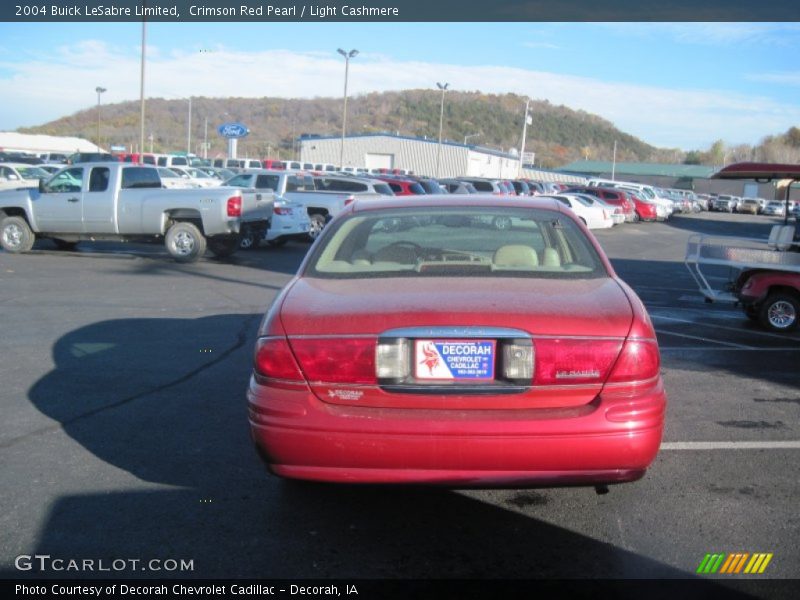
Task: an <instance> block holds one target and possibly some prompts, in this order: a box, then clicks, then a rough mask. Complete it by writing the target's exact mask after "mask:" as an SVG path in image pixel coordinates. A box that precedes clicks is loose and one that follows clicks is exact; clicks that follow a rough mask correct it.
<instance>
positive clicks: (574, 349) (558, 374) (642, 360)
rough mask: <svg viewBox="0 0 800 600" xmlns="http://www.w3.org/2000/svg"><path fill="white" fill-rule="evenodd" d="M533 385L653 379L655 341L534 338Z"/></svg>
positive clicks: (656, 358) (656, 368)
mask: <svg viewBox="0 0 800 600" xmlns="http://www.w3.org/2000/svg"><path fill="white" fill-rule="evenodd" d="M534 347H535V349H536V370H535V375H534V384H536V385H571V384H589V383H604V382H605V383H630V382H635V381H646V380H648V379H652V378H653V377H656V376H657V375H658V372H659V368H660V365H661V362H660V358H659V354H658V343H657V342H656V341H655V340H641V339H633V340H627V341H624V342H623V340H602V339H601V340H598V339H570V338H553V339H537V340H535V341H534Z"/></svg>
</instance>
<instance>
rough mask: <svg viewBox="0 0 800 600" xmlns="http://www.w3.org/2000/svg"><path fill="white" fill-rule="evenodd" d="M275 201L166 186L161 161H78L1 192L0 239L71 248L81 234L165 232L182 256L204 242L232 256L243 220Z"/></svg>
mask: <svg viewBox="0 0 800 600" xmlns="http://www.w3.org/2000/svg"><path fill="white" fill-rule="evenodd" d="M272 208H273V206H272V203H271V202H267V203H262V205H260V206H256V205H252V206H251V205H249V204H248V203H247V202H246V201H244V200H243V198H242V194H241V191H240V190H238V189H233V188H224V187H218V188H205V189H187V190H166V189H163V188H162V187H161V180H160V178H159V176H158V171H157V170H156V168H154V167H151V166H145V165H137V164H131V163H120V162H98V163H84V164H76V165H72V166H70V167H66V168H64V169H62V170H61V171H58V172H57V173H55V174H54V175H53V176H52V177H51V178H49V179H47V180H42V181H40V183H39V187H38V189H36V188H30V189H18V190H13V191H4V192H0V245H1V246H2V247H3V249H5V250H6V251H7V252H14V253H18V252H27V251H28V250H30V249H31V248H32V247H33V243H34V241H35V240H36V238H37V237H39V238H49V239H52V240H54V241H55V243H56V245H57V246H58V247H59V248H63V249H70V248H72V247H74V246H75V244H76V243H77V242H79V241H84V240H90V241H137V240H153V239H163V240H164V243H165V245H166V249H167V251H168V252H169V253H170V255H171V256H172V257H173V258H175V260H177V261H179V262H192V261H195V260H197V259H198V258H200V257H201V256H202V255H203V254H204V253H205V250H206V248H208V249H209V250H211V252H213V253H214V254H216V255H217V256H228V255H230V254H232V253H233V252H235V251H236V250H237V249H238V248H239V233H240V231H241V228H242V226H243V223H244V222H246V221H248V220H251V221H260V220H263V219H269V217H270V215H271V214H272Z"/></svg>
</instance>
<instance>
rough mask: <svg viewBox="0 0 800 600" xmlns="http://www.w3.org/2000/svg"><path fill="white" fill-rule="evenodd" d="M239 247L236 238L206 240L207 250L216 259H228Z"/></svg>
mask: <svg viewBox="0 0 800 600" xmlns="http://www.w3.org/2000/svg"><path fill="white" fill-rule="evenodd" d="M239 245H240V241H239V237H238V236H224V237H218V238H211V239H210V240H208V249H209V250H211V252H213V254H214V256H216V257H217V258H227V257H229V256H230V255H231V254H233V253H234V252H236V251H237V250H239Z"/></svg>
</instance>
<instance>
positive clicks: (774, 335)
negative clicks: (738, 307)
mask: <svg viewBox="0 0 800 600" xmlns="http://www.w3.org/2000/svg"><path fill="white" fill-rule="evenodd" d="M650 316H651V318H653V319H661V320H663V321H674V322H675V323H687V324H689V325H702V326H705V327H713V328H714V329H725V330H727V331H735V332H736V333H749V334H751V335H757V336H760V337H771V338H776V339H779V340H784V341H786V336H785V335H782V334H778V333H769V332H767V331H753V330H750V329H745V328H743V327H727V326H725V325H719V324H717V323H700V322H698V321H687V320H686V319H676V318H675V317H665V316H662V315H650Z"/></svg>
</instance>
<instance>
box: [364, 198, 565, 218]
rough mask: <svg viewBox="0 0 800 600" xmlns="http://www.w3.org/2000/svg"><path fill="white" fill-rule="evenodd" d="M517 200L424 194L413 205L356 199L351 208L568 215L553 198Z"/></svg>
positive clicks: (402, 201) (392, 200)
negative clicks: (500, 210) (525, 210)
mask: <svg viewBox="0 0 800 600" xmlns="http://www.w3.org/2000/svg"><path fill="white" fill-rule="evenodd" d="M515 198H519V197H514V196H508V197H504V198H500V197H498V196H494V195H491V194H469V195H458V196H457V197H454V195H452V194H424V195H421V196H416V197H415V199H414V201H413V203H411V202H409V201H408V198H404V197H403V196H388V197H387V198H384V199H371V198H367V199H359V198H356V200H355V202H353V203H351V204H350V207H352V208H351V210H352V211H353V212H365V211H370V210H381V209H390V210H392V209H402V208H439V207H441V208H479V207H482V206H483V207H490V208H492V207H497V206H501V207H507V208H541V209H546V210H556V211H558V212H561V213H564V214H567V213H566V211H565V210H562V208H561V206H562V205H560V204H559V203H558V202H557V201H556V200H554V199H552V198H549V199H547V198H546V199H542V200H538V199H536V197H533V196H531V197H527V198H520V199H515Z"/></svg>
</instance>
